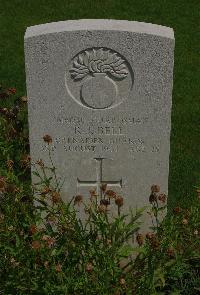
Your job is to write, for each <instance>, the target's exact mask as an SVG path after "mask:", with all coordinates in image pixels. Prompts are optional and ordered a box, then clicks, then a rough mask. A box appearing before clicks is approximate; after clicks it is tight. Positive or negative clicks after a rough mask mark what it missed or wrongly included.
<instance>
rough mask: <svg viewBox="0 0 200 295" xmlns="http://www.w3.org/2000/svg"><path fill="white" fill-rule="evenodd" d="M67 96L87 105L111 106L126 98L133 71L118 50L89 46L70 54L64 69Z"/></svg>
mask: <svg viewBox="0 0 200 295" xmlns="http://www.w3.org/2000/svg"><path fill="white" fill-rule="evenodd" d="M66 86H67V90H68V93H69V94H70V96H71V97H72V98H73V99H74V100H75V101H76V102H77V103H79V104H80V105H82V106H85V107H87V108H90V109H97V110H98V109H99V110H103V109H108V108H113V107H115V106H117V105H119V104H120V103H122V102H123V101H124V100H125V99H127V98H128V96H129V92H130V90H131V89H132V86H133V71H132V69H131V67H130V65H129V63H128V62H127V60H126V59H125V58H124V57H122V56H121V55H120V54H119V53H117V52H115V51H114V50H111V49H108V48H89V49H86V50H84V51H81V52H80V53H78V54H77V55H76V56H74V57H73V58H72V60H71V61H70V63H69V65H68V70H67V72H66Z"/></svg>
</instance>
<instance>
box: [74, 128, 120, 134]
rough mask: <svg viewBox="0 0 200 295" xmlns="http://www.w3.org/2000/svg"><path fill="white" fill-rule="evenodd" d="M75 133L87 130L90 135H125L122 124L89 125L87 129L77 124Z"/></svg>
mask: <svg viewBox="0 0 200 295" xmlns="http://www.w3.org/2000/svg"><path fill="white" fill-rule="evenodd" d="M74 132H75V134H84V133H85V132H86V133H88V134H90V135H95V134H96V135H124V133H123V130H122V127H121V126H103V127H102V126H89V127H88V128H87V130H85V128H84V129H82V128H81V127H79V126H75V129H74Z"/></svg>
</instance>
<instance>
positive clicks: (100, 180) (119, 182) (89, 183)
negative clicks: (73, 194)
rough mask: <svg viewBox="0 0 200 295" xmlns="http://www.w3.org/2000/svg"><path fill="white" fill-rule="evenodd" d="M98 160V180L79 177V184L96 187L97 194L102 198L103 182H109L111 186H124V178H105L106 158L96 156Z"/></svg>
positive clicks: (80, 185) (79, 185)
mask: <svg viewBox="0 0 200 295" xmlns="http://www.w3.org/2000/svg"><path fill="white" fill-rule="evenodd" d="M94 159H95V160H96V180H94V181H89V180H85V181H84V180H80V179H79V178H77V186H78V187H91V186H94V187H95V188H96V192H97V195H98V196H100V197H101V198H102V190H101V186H102V184H107V185H109V186H116V187H120V188H122V179H120V180H110V181H109V180H104V179H103V160H104V159H105V158H94Z"/></svg>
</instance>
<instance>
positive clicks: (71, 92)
mask: <svg viewBox="0 0 200 295" xmlns="http://www.w3.org/2000/svg"><path fill="white" fill-rule="evenodd" d="M173 52H174V34H173V30H172V29H171V28H167V27H163V26H159V25H153V24H147V23H139V22H132V21H118V20H73V21H64V22H57V23H49V24H44V25H38V26H33V27H29V28H28V29H27V31H26V35H25V57H26V75H27V92H28V98H29V132H30V147H31V157H32V160H33V161H36V160H38V159H40V158H41V159H43V160H44V161H48V153H47V152H46V147H45V144H44V141H43V139H42V138H43V136H44V135H45V134H49V135H50V136H52V138H53V144H52V149H53V158H54V162H55V165H56V167H57V169H58V175H59V176H60V177H62V178H65V183H64V185H63V189H62V191H63V196H64V198H66V199H67V198H71V197H72V196H73V195H75V194H77V193H78V194H82V195H84V196H85V198H87V196H88V192H89V190H90V189H92V188H95V189H96V190H97V192H98V193H99V194H101V191H100V186H101V184H102V183H107V184H108V187H109V188H110V189H113V190H115V191H116V192H117V193H119V194H120V195H123V197H124V202H125V207H129V206H132V207H135V206H138V207H141V206H144V205H146V204H147V203H148V197H149V193H150V187H151V185H152V184H159V185H160V186H161V187H162V190H163V191H164V192H165V193H167V191H168V171H169V152H170V126H171V121H170V117H171V105H172V81H173Z"/></svg>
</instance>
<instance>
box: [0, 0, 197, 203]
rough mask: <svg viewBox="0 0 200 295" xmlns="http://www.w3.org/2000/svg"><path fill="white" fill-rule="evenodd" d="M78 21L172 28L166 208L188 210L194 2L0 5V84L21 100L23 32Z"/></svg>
mask: <svg viewBox="0 0 200 295" xmlns="http://www.w3.org/2000/svg"><path fill="white" fill-rule="evenodd" d="M80 18H108V19H110V18H111V19H127V20H136V21H143V22H149V23H155V24H160V25H164V26H169V27H172V28H173V29H174V31H175V38H176V47H175V68H174V89H173V109H172V132H171V154H170V176H169V195H170V199H169V204H170V205H174V204H175V203H179V204H180V205H189V203H190V202H191V196H193V194H194V185H196V184H197V183H198V181H199V182H200V173H199V167H200V153H199V147H200V106H199V96H198V93H199V91H198V90H199V84H198V81H197V79H198V69H199V67H198V53H197V51H198V42H197V30H198V23H199V15H198V1H197V0H191V1H187V0H169V1H167V0H151V1H148V0H147V1H145V0H140V1H135V0H116V1H114V0H106V1H105V0H93V1H89V0H82V1H80V0H76V1H75V0H68V1H67V0H56V1H54V0H29V1H27V0H0V39H1V47H0V62H1V67H0V81H1V83H2V84H3V85H5V86H9V87H16V88H17V91H18V95H24V94H25V92H26V86H25V70H24V52H23V36H24V33H25V30H26V27H28V26H32V25H36V24H41V23H47V22H52V21H62V20H67V19H80Z"/></svg>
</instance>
